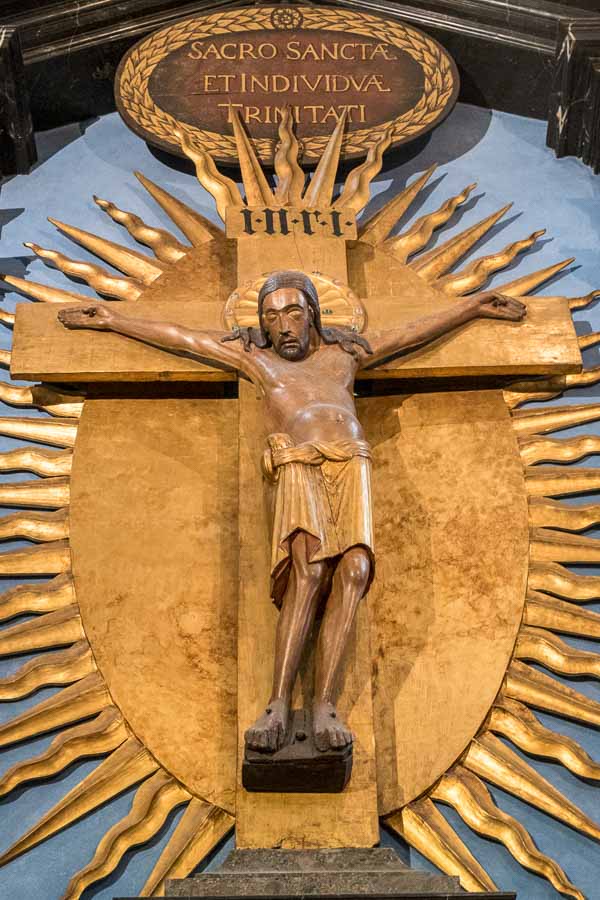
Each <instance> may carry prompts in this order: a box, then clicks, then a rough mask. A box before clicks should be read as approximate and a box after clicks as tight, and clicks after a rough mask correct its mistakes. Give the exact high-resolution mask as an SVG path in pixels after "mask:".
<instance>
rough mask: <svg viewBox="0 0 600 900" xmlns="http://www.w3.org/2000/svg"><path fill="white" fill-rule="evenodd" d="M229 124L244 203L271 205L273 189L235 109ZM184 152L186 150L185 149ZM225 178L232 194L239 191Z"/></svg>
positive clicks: (235, 203) (249, 204)
mask: <svg viewBox="0 0 600 900" xmlns="http://www.w3.org/2000/svg"><path fill="white" fill-rule="evenodd" d="M231 124H232V125H233V134H234V137H235V143H236V147H237V156H238V162H239V164H240V170H241V173H242V181H243V183H244V190H245V192H246V203H247V204H248V206H272V205H273V200H274V197H273V191H272V190H271V188H270V186H269V182H268V181H267V179H266V178H265V173H264V172H263V170H262V166H261V164H260V162H259V160H258V157H257V155H256V153H255V152H254V147H253V146H252V141H251V140H250V138H249V137H248V135H247V133H246V129H245V128H244V126H243V125H242V121H241V119H240V115H239V112H238V111H237V109H232V111H231ZM182 146H183V144H182ZM192 149H193V148H192ZM186 152H188V151H187V150H186ZM204 152H205V151H204ZM189 155H190V154H189V153H188V156H189ZM191 158H193V157H191ZM203 171H204V167H203ZM215 171H216V169H215ZM221 177H223V176H221ZM198 178H200V175H198ZM200 180H201V179H200ZM226 180H227V181H228V182H229V185H230V188H229V189H230V191H231V192H232V193H233V194H234V196H235V194H237V193H239V192H238V188H237V185H235V183H234V182H233V181H231V180H230V179H226ZM201 181H202V180H201ZM202 184H203V186H204V187H206V185H204V183H203V182H202ZM232 186H233V187H232ZM234 188H235V190H234ZM206 189H207V190H210V192H211V193H213V191H212V190H211V189H210V188H209V187H206ZM213 196H214V197H215V199H216V200H217V202H218V197H217V196H216V195H215V194H213ZM236 199H237V198H236ZM227 205H231V200H230V201H229V203H227V204H226V206H227ZM233 205H239V203H237V202H234V204H233Z"/></svg>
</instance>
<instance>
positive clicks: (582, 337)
mask: <svg viewBox="0 0 600 900" xmlns="http://www.w3.org/2000/svg"><path fill="white" fill-rule="evenodd" d="M577 343H578V344H579V346H580V348H581V349H582V350H587V348H588V347H594V346H595V345H596V344H600V331H592V332H590V333H589V334H578V335H577Z"/></svg>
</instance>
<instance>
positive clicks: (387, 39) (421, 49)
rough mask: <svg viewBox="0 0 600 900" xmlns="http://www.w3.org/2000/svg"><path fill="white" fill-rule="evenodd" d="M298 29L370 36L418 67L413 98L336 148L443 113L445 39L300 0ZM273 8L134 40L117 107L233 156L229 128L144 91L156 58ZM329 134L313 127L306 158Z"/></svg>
mask: <svg viewBox="0 0 600 900" xmlns="http://www.w3.org/2000/svg"><path fill="white" fill-rule="evenodd" d="M298 9H299V11H300V12H301V13H302V16H303V21H302V28H303V29H327V30H329V31H341V32H349V33H351V34H359V35H362V36H366V37H371V38H373V37H375V38H377V39H379V40H380V41H381V42H382V43H388V44H392V45H393V46H395V47H398V48H399V49H401V50H404V51H405V52H406V53H408V54H409V55H410V56H411V57H412V58H413V59H414V60H415V61H416V62H417V63H418V64H419V65H420V66H421V68H422V70H423V75H424V82H425V83H424V92H423V95H422V96H421V98H420V100H419V102H418V103H417V104H416V106H414V107H412V109H410V110H408V111H407V112H406V113H404V114H403V115H401V116H398V117H397V118H395V119H391V120H389V121H387V122H382V123H381V124H380V125H379V126H377V127H376V128H375V129H374V128H363V129H360V130H357V131H352V132H350V133H348V134H347V135H346V137H345V140H344V143H343V149H342V152H343V153H344V155H347V156H359V155H362V154H364V153H366V152H367V150H368V148H369V147H370V146H371V144H372V143H373V136H374V133H378V132H380V131H384V130H385V129H387V128H391V129H392V135H393V137H392V141H393V143H395V144H397V143H400V142H401V141H404V140H406V139H408V138H409V137H411V136H412V135H414V134H416V133H420V132H422V131H424V130H425V129H426V128H427V126H429V125H432V123H433V122H435V121H436V120H437V119H438V118H441V116H442V115H443V113H444V111H445V109H446V107H447V105H448V103H449V102H450V100H451V98H452V97H453V95H454V94H455V92H456V88H457V78H456V76H455V69H454V65H453V63H452V60H451V58H450V56H449V55H448V54H447V53H446V51H445V50H444V48H443V47H441V45H440V44H438V43H437V41H434V40H433V39H431V38H429V37H428V36H427V35H425V34H422V33H420V32H419V31H416V30H415V29H413V28H411V27H410V26H409V25H405V24H404V23H401V22H393V21H389V20H382V19H380V18H378V17H377V16H372V15H369V14H368V13H355V12H351V11H347V10H340V9H335V10H333V9H328V8H317V7H300V8H298ZM270 16H271V10H270V9H268V8H267V9H265V8H260V7H258V8H257V7H249V8H242V9H236V10H230V11H228V12H219V13H215V14H213V15H210V16H206V17H194V18H191V19H184V20H182V21H181V22H178V23H177V24H176V25H169V26H168V27H167V28H163V29H161V30H160V31H157V32H155V33H154V34H151V35H150V36H149V37H148V38H145V39H144V40H143V41H141V42H140V43H139V44H137V45H136V46H135V47H134V48H133V50H131V52H130V53H129V55H128V56H127V57H126V58H125V60H124V62H123V64H122V67H121V69H120V71H119V73H118V75H117V91H118V96H119V99H120V102H121V108H122V109H123V111H124V112H125V113H126V114H127V115H128V116H129V117H130V118H131V120H132V122H133V123H135V124H136V125H137V126H138V127H139V128H141V129H142V130H143V131H145V132H150V133H151V134H153V135H154V136H155V137H157V138H159V139H160V141H161V142H163V143H166V144H170V145H172V147H173V149H176V150H177V151H179V144H178V142H177V141H176V139H175V138H174V137H173V131H174V130H175V129H179V131H181V132H184V133H185V134H186V135H187V137H188V138H189V139H190V140H191V141H192V142H194V143H198V144H199V145H200V146H201V147H203V148H204V149H205V150H208V152H209V153H211V154H212V155H213V156H215V157H217V158H219V159H221V160H231V161H234V160H237V149H236V145H235V140H234V138H233V136H230V135H225V134H218V133H217V132H214V131H207V130H205V129H201V128H195V127H193V126H191V125H188V124H186V123H184V122H181V121H179V120H177V119H175V118H174V117H173V116H172V115H170V113H168V112H166V111H165V110H164V109H161V107H160V106H158V105H157V104H156V103H155V102H154V100H153V99H152V97H151V96H150V93H149V90H148V85H149V81H150V77H151V75H152V73H153V71H154V69H155V68H156V66H157V65H158V64H159V62H161V60H163V59H164V58H165V57H166V56H168V55H169V54H171V53H173V52H174V51H175V50H178V49H179V48H180V47H182V46H183V45H184V44H186V43H188V42H190V41H194V40H202V39H204V38H207V37H210V36H214V35H218V34H234V33H236V32H247V31H260V30H263V29H265V28H268V29H272V28H273V24H272V22H271V18H270ZM327 140H328V135H323V136H320V135H317V136H314V137H310V138H306V139H305V141H304V148H303V149H304V153H303V156H304V159H305V160H307V161H308V160H315V159H317V158H319V157H320V156H321V154H322V151H323V149H324V148H325V145H326V143H327ZM253 143H254V146H255V148H256V152H257V153H258V155H259V157H260V159H261V160H263V161H265V162H271V161H272V159H273V153H274V149H275V144H276V142H275V140H274V139H271V138H258V139H255V140H254V141H253Z"/></svg>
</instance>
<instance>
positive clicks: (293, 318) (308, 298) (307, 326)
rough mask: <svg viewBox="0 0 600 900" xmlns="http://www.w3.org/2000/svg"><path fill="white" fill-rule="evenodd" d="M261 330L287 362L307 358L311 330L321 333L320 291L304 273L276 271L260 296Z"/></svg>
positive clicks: (265, 284) (267, 281)
mask: <svg viewBox="0 0 600 900" xmlns="http://www.w3.org/2000/svg"><path fill="white" fill-rule="evenodd" d="M258 318H259V322H260V329H261V331H262V333H263V334H264V336H265V340H266V343H268V344H270V345H271V346H272V347H273V349H274V350H275V351H276V353H278V354H279V356H281V357H283V358H284V359H289V360H293V361H297V360H300V359H304V357H305V356H306V355H307V353H308V352H309V349H310V342H311V329H312V328H316V330H317V332H318V333H319V334H320V333H321V314H320V309H319V298H318V296H317V291H316V288H315V286H314V284H313V283H312V281H311V280H310V278H309V277H308V276H307V275H304V273H303V272H292V271H287V272H274V273H273V274H272V275H271V276H270V277H269V278H267V280H266V281H265V283H264V285H263V287H262V289H261V291H260V294H259V296H258Z"/></svg>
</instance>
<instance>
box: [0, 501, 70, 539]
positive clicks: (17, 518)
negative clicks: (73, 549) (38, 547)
mask: <svg viewBox="0 0 600 900" xmlns="http://www.w3.org/2000/svg"><path fill="white" fill-rule="evenodd" d="M68 537H69V512H68V510H66V509H58V510H56V512H27V513H21V512H17V513H13V514H12V515H10V516H1V517H0V541H8V540H14V539H18V538H21V539H23V540H26V541H36V542H41V541H64V540H67V538H68Z"/></svg>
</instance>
